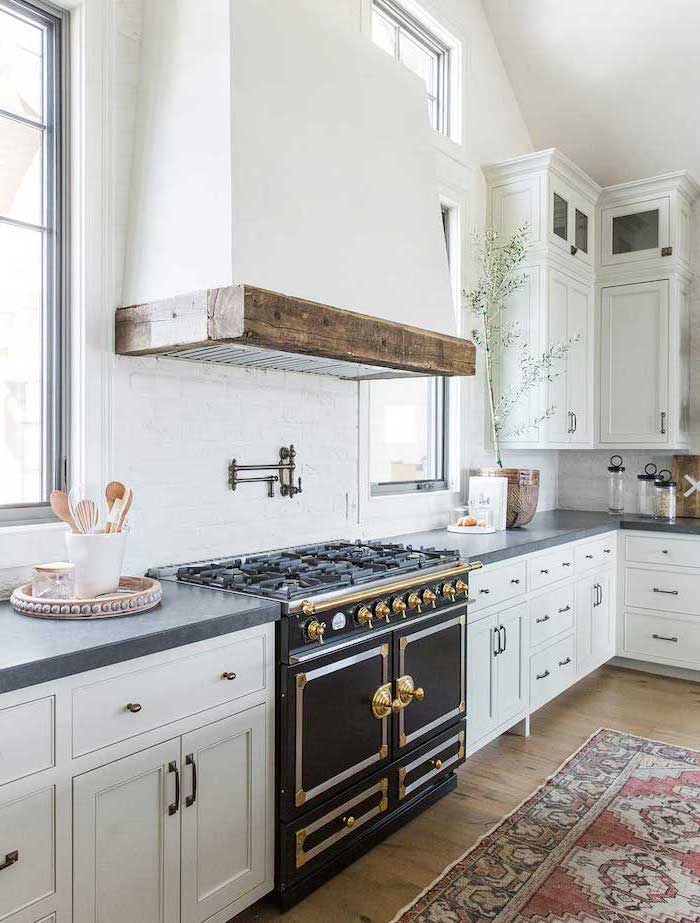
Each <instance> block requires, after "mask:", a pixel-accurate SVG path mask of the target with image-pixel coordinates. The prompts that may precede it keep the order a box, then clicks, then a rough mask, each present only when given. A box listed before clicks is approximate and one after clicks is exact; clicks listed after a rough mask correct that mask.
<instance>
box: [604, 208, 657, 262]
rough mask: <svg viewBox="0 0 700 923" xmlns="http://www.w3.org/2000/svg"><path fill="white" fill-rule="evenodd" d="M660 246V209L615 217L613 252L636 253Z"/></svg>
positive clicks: (613, 224)
mask: <svg viewBox="0 0 700 923" xmlns="http://www.w3.org/2000/svg"><path fill="white" fill-rule="evenodd" d="M658 246H659V210H658V208H655V209H653V210H652V211H648V212H637V213H636V214H631V215H620V216H619V218H613V223H612V252H613V253H635V252H636V251H637V250H655V249H656V248H657V247H658Z"/></svg>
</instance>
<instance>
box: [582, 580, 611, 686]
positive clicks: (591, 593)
mask: <svg viewBox="0 0 700 923" xmlns="http://www.w3.org/2000/svg"><path fill="white" fill-rule="evenodd" d="M610 583H611V577H610V574H609V573H605V572H603V573H597V574H593V575H592V576H590V577H584V578H583V579H582V580H579V582H578V583H577V584H576V672H577V674H578V676H585V675H586V674H587V673H590V672H591V670H595V668H596V667H599V666H600V665H601V664H603V663H605V661H606V660H608V659H609V658H610V657H611V656H612V643H613V642H612V627H613V612H614V610H613V608H612V607H611V605H610Z"/></svg>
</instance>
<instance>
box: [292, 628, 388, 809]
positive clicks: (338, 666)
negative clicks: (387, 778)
mask: <svg viewBox="0 0 700 923" xmlns="http://www.w3.org/2000/svg"><path fill="white" fill-rule="evenodd" d="M377 654H379V656H380V657H381V658H382V682H383V683H384V684H385V685H387V684H388V686H389V688H391V681H390V677H389V645H388V644H387V643H386V642H384V643H382V644H380V645H379V646H378V647H373V648H370V650H368V651H363V652H362V653H361V654H355V655H354V656H352V657H344V658H342V659H340V660H336V661H334V662H333V663H329V664H325V665H324V666H322V667H317V669H315V670H309V671H308V672H307V673H299V674H297V678H296V715H295V723H296V727H295V739H294V745H295V754H294V757H295V790H296V795H295V799H294V804H295V806H296V807H298V808H299V807H301V806H302V805H303V804H306V802H307V801H310V800H311V799H312V798H315V797H316V796H317V795H320V794H321V793H322V792H325V791H327V790H328V789H329V788H332V787H333V786H334V785H338V784H339V783H340V782H343V781H345V779H348V778H351V777H352V776H354V775H355V774H356V773H358V772H361V771H362V770H363V769H366V768H367V767H368V766H371V765H372V764H373V763H377V762H379V761H380V760H382V759H385V758H386V757H387V756H388V754H389V727H388V723H387V722H388V719H389V717H390V716H391V711H389V713H388V715H386V716H385V717H383V718H379V720H380V721H381V723H382V742H381V746H380V748H379V750H377V752H376V753H373V754H371V756H368V757H367V758H366V759H364V760H362V761H361V762H359V763H357V764H356V765H354V766H350V767H349V768H348V769H345V770H343V772H339V773H338V774H337V775H335V776H332V777H331V778H330V779H326V780H325V782H321V783H320V784H319V785H317V786H315V787H314V788H312V789H309V791H305V790H304V784H303V766H304V754H303V733H302V723H303V716H304V690H305V688H306V687H307V686H308V684H309V683H310V682H313V681H314V679H316V678H317V677H320V676H325V675H326V674H328V673H333V672H336V671H337V670H342V669H344V668H345V667H347V666H350V665H352V664H354V663H360V662H361V661H363V660H369V659H370V658H372V657H376V656H377ZM302 677H303V681H301V678H302ZM370 720H371V719H370Z"/></svg>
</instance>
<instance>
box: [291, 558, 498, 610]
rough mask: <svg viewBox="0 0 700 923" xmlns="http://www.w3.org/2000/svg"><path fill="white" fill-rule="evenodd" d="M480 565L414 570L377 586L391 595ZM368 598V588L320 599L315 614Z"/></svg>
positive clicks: (300, 605) (298, 606)
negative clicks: (426, 570)
mask: <svg viewBox="0 0 700 923" xmlns="http://www.w3.org/2000/svg"><path fill="white" fill-rule="evenodd" d="M480 567H483V564H482V563H481V561H472V562H471V563H470V564H455V565H453V566H452V567H448V568H446V569H445V570H436V571H433V572H426V573H425V574H423V573H421V572H420V571H414V572H413V573H412V574H411V575H410V576H407V577H405V578H404V579H403V580H397V581H396V582H395V583H385V584H384V585H383V586H381V587H377V591H379V590H381V593H382V595H383V596H384V595H389V594H391V593H400V592H401V590H410V589H411V587H414V586H415V585H416V583H417V582H418V583H419V582H420V581H421V580H424V581H426V582H430V583H432V582H433V581H434V580H447V579H449V578H450V577H456V576H458V575H459V574H468V573H469V571H472V570H478V569H479V568H480ZM366 599H367V588H366V587H365V589H364V590H360V591H358V592H357V593H352V594H350V595H349V596H336V597H334V598H333V599H326V600H320V601H318V602H316V603H314V604H313V606H314V614H318V613H319V612H327V611H328V610H329V609H337V608H338V606H340V605H342V606H350V605H352V604H353V603H359V602H362V601H363V600H366ZM307 603H309V600H308V599H303V600H300V601H299V602H298V603H294V604H293V605H292V606H291V607H290V612H294V613H296V612H299V611H303V608H304V605H305V604H307Z"/></svg>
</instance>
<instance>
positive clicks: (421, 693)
mask: <svg viewBox="0 0 700 923" xmlns="http://www.w3.org/2000/svg"><path fill="white" fill-rule="evenodd" d="M396 692H397V697H398V699H399V701H400V702H401V704H402V705H403V707H404V708H405V707H406V706H407V705H410V703H411V702H413V701H414V700H415V701H416V702H422V701H423V699H424V698H425V690H424V689H423V688H422V687H420V686H416V684H415V682H414V680H413V677H412V676H411V675H410V674H408V673H407V674H406V675H405V676H401V677H399V679H397V681H396Z"/></svg>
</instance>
